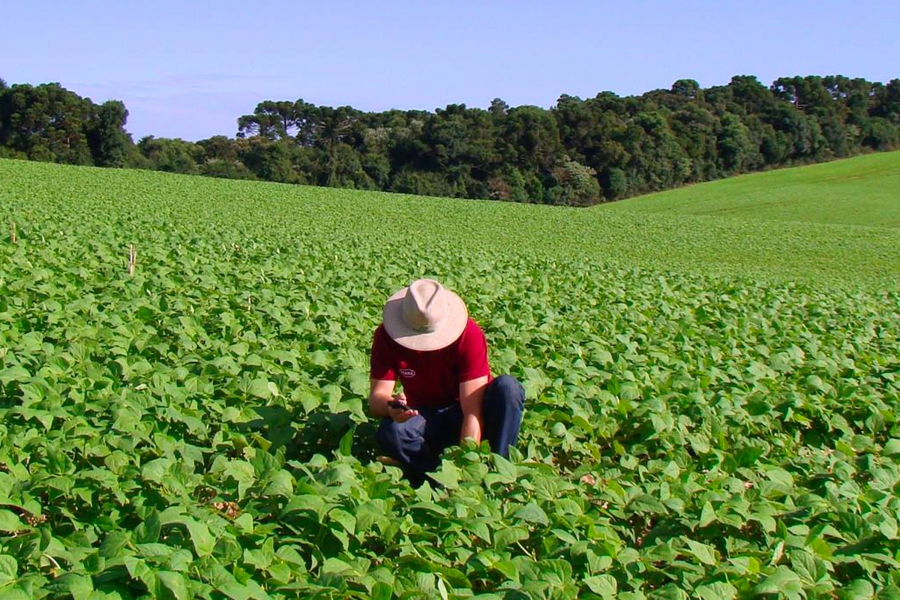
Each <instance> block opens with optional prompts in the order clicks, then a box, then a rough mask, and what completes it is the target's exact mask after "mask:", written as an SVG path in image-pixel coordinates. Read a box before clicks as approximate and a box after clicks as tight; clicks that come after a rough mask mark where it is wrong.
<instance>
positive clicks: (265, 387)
mask: <svg viewBox="0 0 900 600" xmlns="http://www.w3.org/2000/svg"><path fill="white" fill-rule="evenodd" d="M270 383H271V382H270V381H269V380H268V379H254V380H253V381H251V382H250V387H249V388H248V390H247V391H248V392H249V393H250V394H251V395H253V396H256V397H257V398H262V399H264V400H265V399H266V398H268V397H269V396H270V395H272V390H271V389H270V388H269V384H270ZM273 386H274V384H273ZM275 390H276V391H277V390H278V388H277V387H276V388H275Z"/></svg>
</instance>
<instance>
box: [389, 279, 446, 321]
mask: <svg viewBox="0 0 900 600" xmlns="http://www.w3.org/2000/svg"><path fill="white" fill-rule="evenodd" d="M449 312H450V299H449V298H448V294H447V291H446V290H445V289H444V286H442V285H441V284H440V283H438V282H437V281H435V280H433V279H419V280H418V281H414V282H413V283H411V284H410V286H409V291H408V292H407V294H406V296H404V298H403V306H402V311H401V317H402V319H403V321H404V323H406V326H407V327H409V328H410V329H412V330H413V331H417V332H419V333H431V332H434V331H437V330H438V328H439V327H440V325H441V323H443V322H444V320H446V318H447V314H448V313H449Z"/></svg>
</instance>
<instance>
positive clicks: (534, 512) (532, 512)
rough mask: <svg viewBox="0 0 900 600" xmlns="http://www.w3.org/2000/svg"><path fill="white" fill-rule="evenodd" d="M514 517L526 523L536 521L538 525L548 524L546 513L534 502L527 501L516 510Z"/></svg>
mask: <svg viewBox="0 0 900 600" xmlns="http://www.w3.org/2000/svg"><path fill="white" fill-rule="evenodd" d="M515 517H516V518H517V519H519V520H521V521H526V522H528V523H537V524H538V525H549V524H550V520H549V519H548V518H547V513H545V512H544V509H542V508H541V507H540V506H538V505H537V504H535V503H534V502H529V503H528V504H526V505H525V506H523V507H522V508H520V509H519V510H517V511H516V513H515Z"/></svg>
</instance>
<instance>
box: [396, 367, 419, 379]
mask: <svg viewBox="0 0 900 600" xmlns="http://www.w3.org/2000/svg"><path fill="white" fill-rule="evenodd" d="M400 375H402V376H403V377H405V378H407V379H409V378H410V377H415V376H416V372H415V371H413V370H412V369H400Z"/></svg>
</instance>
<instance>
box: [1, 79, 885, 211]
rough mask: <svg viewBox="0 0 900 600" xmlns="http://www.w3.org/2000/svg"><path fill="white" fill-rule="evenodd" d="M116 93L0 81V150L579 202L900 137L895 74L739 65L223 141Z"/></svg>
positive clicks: (268, 123) (245, 121)
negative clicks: (664, 79) (98, 95)
mask: <svg viewBox="0 0 900 600" xmlns="http://www.w3.org/2000/svg"><path fill="white" fill-rule="evenodd" d="M127 118H128V111H127V109H126V108H125V105H124V104H123V103H122V102H119V101H115V100H111V101H109V102H105V103H104V104H102V105H96V104H94V103H93V102H91V100H90V99H89V98H81V97H79V96H78V95H77V94H75V93H73V92H70V91H68V90H66V89H64V88H62V87H61V86H60V85H59V84H55V83H51V84H43V85H38V86H31V85H21V84H20V85H11V86H9V85H7V84H6V83H5V82H4V81H3V80H2V79H0V156H6V157H15V158H26V159H31V160H44V161H55V162H65V163H72V164H93V165H97V166H104V167H139V168H150V169H160V170H166V171H172V172H176V173H190V174H202V175H208V176H214V177H228V178H239V179H259V180H265V181H277V182H283V183H295V184H313V185H325V186H334V187H347V188H358V189H377V190H384V191H393V192H405V193H414V194H422V195H437V196H452V197H466V198H490V199H495V200H509V201H517V202H539V203H548V204H565V205H574V206H585V205H591V204H595V203H597V202H602V201H608V200H614V199H617V198H623V197H626V196H632V195H637V194H643V193H647V192H653V191H657V190H662V189H667V188H671V187H676V186H680V185H684V184H688V183H697V182H701V181H708V180H712V179H717V178H722V177H727V176H731V175H736V174H740V173H747V172H751V171H756V170H760V169H769V168H774V167H782V166H789V165H797V164H805V163H811V162H818V161H823V160H829V159H833V158H841V157H846V156H850V155H853V154H858V153H860V152H866V151H880V150H890V149H895V148H897V147H900V79H894V80H892V81H890V82H889V83H887V84H882V83H878V82H874V83H872V82H869V81H866V80H865V79H859V78H855V79H851V78H848V77H844V76H841V75H836V76H827V77H819V76H807V77H799V76H798V77H781V78H778V79H776V80H775V81H774V82H773V83H772V84H771V85H770V86H768V87H767V86H765V85H764V84H762V83H761V82H760V81H758V80H757V78H756V77H753V76H749V75H740V76H736V77H734V78H732V80H731V81H730V82H729V83H728V84H727V85H724V86H715V87H711V88H707V89H703V88H701V87H700V85H699V84H698V83H697V82H696V81H694V80H691V79H680V80H678V81H676V82H674V83H673V84H672V86H671V88H670V89H660V90H653V91H650V92H647V93H645V94H643V95H641V96H629V97H619V96H617V95H616V94H613V93H611V92H602V93H600V94H598V95H597V96H595V97H594V98H587V99H581V98H578V97H573V96H568V95H562V96H560V98H559V100H558V101H557V103H556V105H555V106H553V107H551V108H549V109H544V108H540V107H536V106H519V107H510V106H509V105H508V104H507V103H506V102H504V101H503V100H502V99H499V98H497V99H495V100H493V101H492V102H491V105H490V107H488V108H487V109H481V108H469V107H467V106H466V105H465V104H451V105H448V106H447V107H445V108H439V109H436V110H435V111H434V112H428V111H400V110H390V111H386V112H380V113H379V112H368V113H367V112H363V111H360V110H357V109H355V108H353V107H350V106H342V107H337V108H333V107H329V106H316V105H314V104H311V103H309V102H306V101H305V100H303V99H297V100H294V101H288V100H279V101H271V100H267V101H264V102H261V103H259V104H258V105H257V106H256V108H255V109H254V110H253V112H252V113H250V114H246V115H242V116H240V117H238V119H237V131H236V135H235V137H234V138H229V137H226V136H224V135H221V136H215V137H213V138H210V139H208V140H202V141H199V142H196V143H194V142H187V141H184V140H180V139H165V138H155V137H153V136H148V137H145V138H143V139H141V140H140V141H139V142H138V143H137V144H135V143H134V142H133V141H132V139H131V136H130V135H129V134H128V133H127V131H126V130H125V123H126V120H127Z"/></svg>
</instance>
